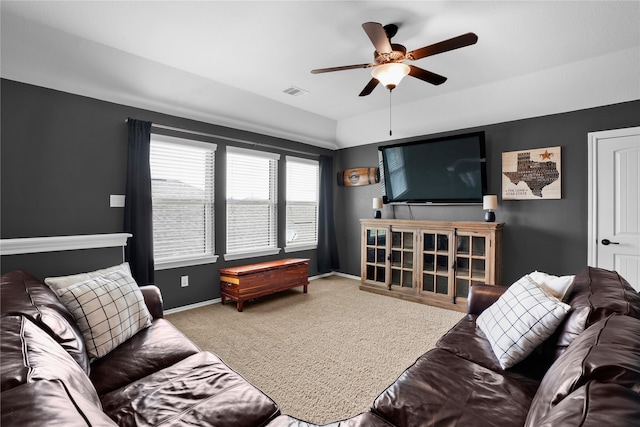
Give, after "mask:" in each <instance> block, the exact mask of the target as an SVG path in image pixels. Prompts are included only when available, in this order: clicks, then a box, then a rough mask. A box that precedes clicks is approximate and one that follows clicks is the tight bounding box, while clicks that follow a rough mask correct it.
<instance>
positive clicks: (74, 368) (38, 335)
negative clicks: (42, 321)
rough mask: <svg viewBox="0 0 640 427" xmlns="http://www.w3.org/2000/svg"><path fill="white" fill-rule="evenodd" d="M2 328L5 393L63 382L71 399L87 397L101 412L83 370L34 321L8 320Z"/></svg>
mask: <svg viewBox="0 0 640 427" xmlns="http://www.w3.org/2000/svg"><path fill="white" fill-rule="evenodd" d="M0 328H1V331H2V334H1V335H2V361H1V364H2V371H1V372H2V374H1V375H2V391H3V392H4V391H6V390H7V389H9V388H13V387H15V386H17V385H19V384H24V383H31V382H36V381H41V380H60V381H61V382H62V383H63V384H64V385H65V387H66V389H67V391H68V393H69V394H70V395H72V396H74V397H78V396H83V397H84V398H85V399H86V400H88V401H90V402H92V403H93V405H95V406H96V407H97V408H101V406H100V399H99V398H98V395H97V393H96V390H95V388H94V387H93V384H91V381H89V377H88V376H87V375H86V374H85V373H84V371H83V370H82V368H80V366H78V364H77V363H76V361H75V360H73V358H72V357H71V356H70V355H69V353H67V352H66V351H65V350H64V349H63V348H62V347H60V345H59V344H58V343H57V342H55V340H54V339H53V338H51V337H50V336H49V335H48V334H47V333H46V332H44V331H43V330H42V329H40V328H39V327H38V326H36V325H35V324H34V323H33V322H31V320H29V319H28V318H26V317H22V316H5V317H4V318H3V319H2V324H1V326H0ZM3 404H4V402H3Z"/></svg>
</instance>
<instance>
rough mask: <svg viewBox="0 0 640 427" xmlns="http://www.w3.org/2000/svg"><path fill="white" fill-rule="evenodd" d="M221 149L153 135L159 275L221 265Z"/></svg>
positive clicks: (154, 244)
mask: <svg viewBox="0 0 640 427" xmlns="http://www.w3.org/2000/svg"><path fill="white" fill-rule="evenodd" d="M215 150H216V145H215V144H209V143H205V142H199V141H191V140H187V139H181V138H174V137H169V136H164V135H155V134H152V135H151V150H150V155H149V162H150V165H151V197H152V204H153V256H154V259H155V264H156V269H158V270H161V269H166V268H173V267H181V266H187V265H195V264H203V263H207V262H215V261H216V256H215V255H214V235H213V231H214V223H213V220H214V198H213V181H214V163H215V162H214V160H215Z"/></svg>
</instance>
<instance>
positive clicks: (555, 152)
mask: <svg viewBox="0 0 640 427" xmlns="http://www.w3.org/2000/svg"><path fill="white" fill-rule="evenodd" d="M560 178H561V166H560V147H548V148H536V149H531V150H524V151H510V152H506V153H502V200H525V199H560V198H561V191H560V190H561V185H560V182H561V181H560Z"/></svg>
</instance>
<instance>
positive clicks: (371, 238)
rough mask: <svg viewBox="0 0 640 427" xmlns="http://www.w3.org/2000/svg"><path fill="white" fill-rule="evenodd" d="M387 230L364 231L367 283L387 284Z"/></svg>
mask: <svg viewBox="0 0 640 427" xmlns="http://www.w3.org/2000/svg"><path fill="white" fill-rule="evenodd" d="M387 233H388V232H387V230H386V229H375V228H368V229H366V230H365V240H366V242H365V252H366V254H364V255H365V259H366V263H365V265H366V271H365V272H364V273H365V277H366V280H367V281H368V282H375V283H379V284H386V283H387V276H386V262H387Z"/></svg>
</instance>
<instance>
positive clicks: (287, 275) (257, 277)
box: [220, 258, 309, 311]
mask: <svg viewBox="0 0 640 427" xmlns="http://www.w3.org/2000/svg"><path fill="white" fill-rule="evenodd" d="M308 266H309V260H308V259H306V258H287V259H281V260H278V261H268V262H261V263H258V264H251V265H241V266H238V267H230V268H223V269H221V270H220V296H221V300H222V304H225V303H226V301H227V298H229V299H231V300H233V301H236V302H237V303H238V311H242V308H243V303H244V302H245V301H247V300H250V299H254V298H258V297H262V296H265V295H269V294H273V293H275V292H280V291H284V290H286V289H291V288H295V287H297V286H303V292H304V293H305V294H306V293H307V285H308V284H309V273H308Z"/></svg>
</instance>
